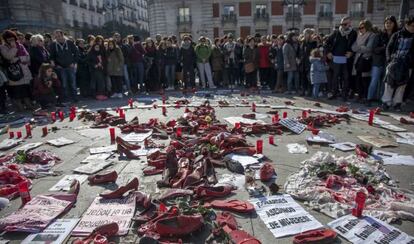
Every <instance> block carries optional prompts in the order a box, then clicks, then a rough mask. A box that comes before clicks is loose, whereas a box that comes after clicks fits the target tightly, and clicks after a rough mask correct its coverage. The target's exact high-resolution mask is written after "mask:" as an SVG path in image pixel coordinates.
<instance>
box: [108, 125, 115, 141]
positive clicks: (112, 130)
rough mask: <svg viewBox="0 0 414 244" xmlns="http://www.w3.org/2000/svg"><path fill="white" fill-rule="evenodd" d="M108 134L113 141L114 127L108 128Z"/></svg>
mask: <svg viewBox="0 0 414 244" xmlns="http://www.w3.org/2000/svg"><path fill="white" fill-rule="evenodd" d="M109 135H110V136H111V141H115V128H113V127H111V128H109Z"/></svg>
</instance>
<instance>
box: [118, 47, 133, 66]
mask: <svg viewBox="0 0 414 244" xmlns="http://www.w3.org/2000/svg"><path fill="white" fill-rule="evenodd" d="M118 46H119V47H120V48H121V51H122V55H123V56H124V63H125V64H127V65H128V64H129V58H128V57H129V53H130V52H131V46H130V45H129V44H123V43H118Z"/></svg>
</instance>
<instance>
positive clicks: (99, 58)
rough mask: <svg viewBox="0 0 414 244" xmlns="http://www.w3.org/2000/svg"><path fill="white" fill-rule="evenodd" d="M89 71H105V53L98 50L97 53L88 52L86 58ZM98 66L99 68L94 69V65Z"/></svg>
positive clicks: (93, 51)
mask: <svg viewBox="0 0 414 244" xmlns="http://www.w3.org/2000/svg"><path fill="white" fill-rule="evenodd" d="M86 60H87V63H88V66H89V70H90V71H91V72H94V71H102V72H104V71H105V68H106V60H105V53H104V52H103V51H102V50H100V51H99V52H97V51H95V50H90V51H89V53H88V56H87V58H86ZM98 64H100V65H101V66H98V67H95V66H96V65H98Z"/></svg>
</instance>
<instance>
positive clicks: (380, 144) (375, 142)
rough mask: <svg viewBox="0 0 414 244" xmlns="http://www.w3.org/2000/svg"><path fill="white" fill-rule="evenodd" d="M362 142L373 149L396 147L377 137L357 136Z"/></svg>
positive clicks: (390, 142) (388, 141)
mask: <svg viewBox="0 0 414 244" xmlns="http://www.w3.org/2000/svg"><path fill="white" fill-rule="evenodd" d="M358 138H359V139H361V140H362V141H364V142H367V143H369V144H372V145H374V146H375V147H397V146H398V145H397V144H396V143H395V142H393V141H390V140H387V139H385V138H383V137H379V136H358Z"/></svg>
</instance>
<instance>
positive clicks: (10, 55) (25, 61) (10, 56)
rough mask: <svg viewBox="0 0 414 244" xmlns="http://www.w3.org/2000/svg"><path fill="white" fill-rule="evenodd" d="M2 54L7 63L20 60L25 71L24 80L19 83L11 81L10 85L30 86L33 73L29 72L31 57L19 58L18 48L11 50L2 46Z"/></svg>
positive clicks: (0, 48) (0, 49)
mask: <svg viewBox="0 0 414 244" xmlns="http://www.w3.org/2000/svg"><path fill="white" fill-rule="evenodd" d="M0 52H1V55H2V56H3V57H4V58H5V59H6V61H8V62H11V63H15V62H17V61H18V60H20V67H22V70H23V75H24V76H23V78H22V79H20V80H19V81H11V80H9V82H8V85H9V86H20V85H28V84H30V81H31V80H32V73H30V70H29V63H30V56H29V55H26V56H19V57H16V56H17V55H16V54H17V48H15V47H14V48H11V47H9V46H7V45H0Z"/></svg>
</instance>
